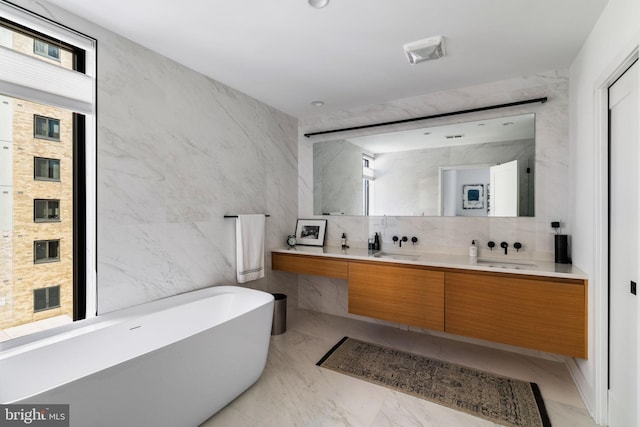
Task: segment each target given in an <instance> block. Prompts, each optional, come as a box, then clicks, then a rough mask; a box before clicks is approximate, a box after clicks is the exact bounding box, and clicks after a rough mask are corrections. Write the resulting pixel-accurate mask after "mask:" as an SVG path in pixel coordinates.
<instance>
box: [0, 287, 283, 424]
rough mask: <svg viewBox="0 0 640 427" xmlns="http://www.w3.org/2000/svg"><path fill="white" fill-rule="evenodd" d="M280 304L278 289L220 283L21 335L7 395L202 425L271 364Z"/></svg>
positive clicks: (7, 355)
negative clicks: (276, 303)
mask: <svg viewBox="0 0 640 427" xmlns="http://www.w3.org/2000/svg"><path fill="white" fill-rule="evenodd" d="M272 313H273V296H272V295H271V294H268V293H265V292H260V291H255V290H251V289H247V288H240V287H235V286H217V287H212V288H207V289H202V290H199V291H194V292H189V293H186V294H182V295H177V296H173V297H170V298H165V299H162V300H158V301H154V302H150V303H147V304H143V305H140V306H136V307H131V308H128V309H125V310H121V311H118V312H113V313H109V314H106V315H103V316H100V317H97V318H94V319H89V320H86V321H80V322H75V323H74V324H73V325H70V326H69V328H67V329H68V330H67V329H65V328H64V327H63V328H62V331H63V332H61V333H59V334H56V335H53V336H49V337H45V338H40V339H37V340H35V341H33V340H31V341H30V340H29V339H25V340H20V339H18V340H15V343H14V342H11V343H9V344H8V345H7V344H5V345H4V346H3V347H4V349H3V351H2V352H0V402H2V403H39V404H40V403H42V404H55V403H63V404H70V417H69V418H70V422H71V426H74V427H93V426H105V427H113V426H119V427H125V426H135V427H139V426H167V427H183V426H184V427H192V426H197V425H198V424H200V423H202V422H204V421H205V420H206V419H207V418H209V417H210V416H211V415H213V414H214V413H216V412H217V411H219V410H220V409H221V408H222V407H224V406H225V405H226V404H228V403H229V402H231V401H232V400H233V399H235V398H236V397H237V396H238V395H240V394H241V393H242V392H243V391H245V390H246V389H248V388H249V387H251V385H253V384H254V383H255V382H256V381H257V380H258V378H259V377H260V375H261V374H262V371H263V370H264V367H265V364H266V360H267V352H268V349H269V338H270V331H271V321H272ZM7 347H8V348H7Z"/></svg>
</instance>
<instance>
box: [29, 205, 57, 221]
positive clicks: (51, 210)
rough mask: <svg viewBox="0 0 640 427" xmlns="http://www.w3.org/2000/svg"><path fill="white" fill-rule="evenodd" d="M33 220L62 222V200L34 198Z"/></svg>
mask: <svg viewBox="0 0 640 427" xmlns="http://www.w3.org/2000/svg"><path fill="white" fill-rule="evenodd" d="M33 220H34V221H35V222H60V200H40V199H36V200H34V201H33Z"/></svg>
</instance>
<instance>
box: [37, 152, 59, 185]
mask: <svg viewBox="0 0 640 427" xmlns="http://www.w3.org/2000/svg"><path fill="white" fill-rule="evenodd" d="M33 170H34V174H33V179H36V180H38V181H60V160H58V159H45V158H42V157H34V169H33Z"/></svg>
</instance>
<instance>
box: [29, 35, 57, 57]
mask: <svg viewBox="0 0 640 427" xmlns="http://www.w3.org/2000/svg"><path fill="white" fill-rule="evenodd" d="M33 53H35V54H36V55H40V56H44V57H45V58H49V59H53V60H54V61H60V48H59V47H58V46H51V45H50V44H49V43H46V42H43V41H42V40H38V39H34V40H33Z"/></svg>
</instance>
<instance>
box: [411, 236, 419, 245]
mask: <svg viewBox="0 0 640 427" xmlns="http://www.w3.org/2000/svg"><path fill="white" fill-rule="evenodd" d="M411 243H413V244H414V245H415V244H416V243H418V238H417V237H416V236H413V237H412V238H411Z"/></svg>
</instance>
